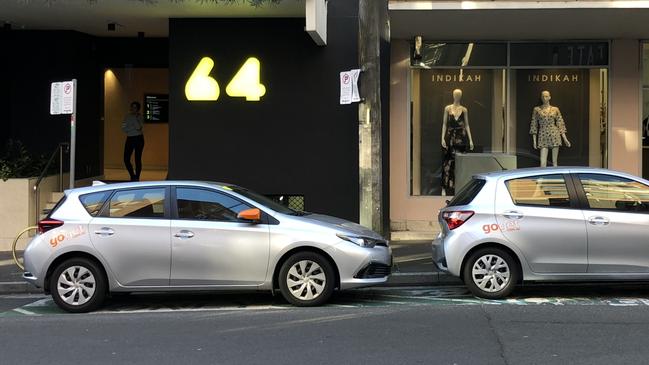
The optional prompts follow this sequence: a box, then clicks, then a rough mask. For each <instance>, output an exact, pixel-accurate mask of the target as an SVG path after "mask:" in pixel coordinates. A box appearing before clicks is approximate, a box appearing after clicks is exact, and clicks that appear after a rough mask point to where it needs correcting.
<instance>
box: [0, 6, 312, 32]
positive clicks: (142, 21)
mask: <svg viewBox="0 0 649 365" xmlns="http://www.w3.org/2000/svg"><path fill="white" fill-rule="evenodd" d="M0 1H1V3H2V4H1V5H0V25H2V24H3V23H9V24H11V27H12V29H61V30H63V29H65V30H76V31H80V32H84V33H88V34H93V35H97V36H115V37H134V36H136V35H137V33H138V32H145V35H146V36H147V37H149V36H151V37H166V36H167V35H168V23H169V22H168V19H169V18H212V17H304V16H305V15H304V13H305V0H280V1H273V0H265V1H261V3H262V5H260V6H254V5H252V4H253V3H254V2H255V1H254V0H0ZM108 23H117V26H116V29H115V31H109V30H108Z"/></svg>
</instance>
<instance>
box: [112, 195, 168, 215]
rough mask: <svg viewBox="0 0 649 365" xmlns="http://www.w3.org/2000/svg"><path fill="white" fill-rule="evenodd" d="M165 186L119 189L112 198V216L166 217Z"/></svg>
mask: <svg viewBox="0 0 649 365" xmlns="http://www.w3.org/2000/svg"><path fill="white" fill-rule="evenodd" d="M165 195H166V189H165V188H148V189H132V190H122V191H117V192H116V193H115V194H114V195H113V197H112V198H111V199H110V203H109V207H108V216H109V217H111V218H164V216H165V214H164V213H165V212H164V206H165Z"/></svg>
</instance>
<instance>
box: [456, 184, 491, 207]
mask: <svg viewBox="0 0 649 365" xmlns="http://www.w3.org/2000/svg"><path fill="white" fill-rule="evenodd" d="M485 182H486V181H484V180H482V179H475V178H474V179H471V181H469V182H468V183H467V184H466V185H464V187H463V188H462V189H461V190H460V192H459V193H457V194H456V195H455V197H454V198H453V199H452V200H451V201H450V202H449V203H448V206H449V207H452V206H458V205H467V204H470V203H471V202H472V201H473V199H474V198H475V197H476V195H478V193H479V192H480V190H482V187H483V186H484V184H485Z"/></svg>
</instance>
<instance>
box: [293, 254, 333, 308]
mask: <svg viewBox="0 0 649 365" xmlns="http://www.w3.org/2000/svg"><path fill="white" fill-rule="evenodd" d="M326 283H327V277H326V275H325V273H324V271H323V270H322V268H321V267H320V265H318V264H317V263H315V262H313V261H311V260H302V261H299V262H297V263H295V264H294V265H293V266H292V267H291V269H290V270H289V271H288V274H287V275H286V284H287V286H288V289H289V291H290V292H291V294H292V295H293V296H294V297H295V298H297V299H300V300H313V299H315V298H317V297H319V296H320V294H322V292H323V291H324V289H325V284H326Z"/></svg>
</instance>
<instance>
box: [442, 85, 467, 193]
mask: <svg viewBox="0 0 649 365" xmlns="http://www.w3.org/2000/svg"><path fill="white" fill-rule="evenodd" d="M461 98H462V90H460V89H455V90H453V104H451V105H448V106H446V107H445V108H444V119H443V124H442V195H455V154H456V153H458V152H461V153H464V152H467V151H469V150H473V139H472V138H471V129H470V128H469V111H468V110H467V108H465V107H464V106H462V105H460V99H461Z"/></svg>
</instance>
